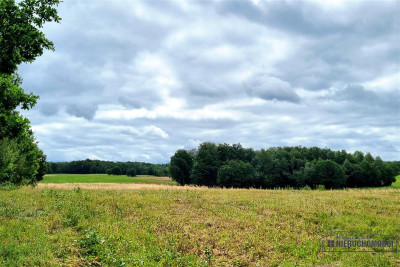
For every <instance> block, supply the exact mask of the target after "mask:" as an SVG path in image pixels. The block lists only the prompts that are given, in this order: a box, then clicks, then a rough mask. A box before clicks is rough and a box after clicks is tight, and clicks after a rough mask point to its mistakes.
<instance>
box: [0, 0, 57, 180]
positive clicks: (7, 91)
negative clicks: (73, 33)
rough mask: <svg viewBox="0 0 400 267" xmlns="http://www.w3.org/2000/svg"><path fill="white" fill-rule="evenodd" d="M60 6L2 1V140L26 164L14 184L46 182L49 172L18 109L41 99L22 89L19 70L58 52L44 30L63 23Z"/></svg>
mask: <svg viewBox="0 0 400 267" xmlns="http://www.w3.org/2000/svg"><path fill="white" fill-rule="evenodd" d="M58 4H59V0H23V1H20V2H19V3H18V4H17V3H15V1H14V0H1V1H0V140H3V142H8V143H9V144H8V147H13V149H17V150H19V151H18V153H19V154H21V155H24V156H23V157H24V158H25V159H24V161H25V162H26V164H20V165H18V168H24V170H19V172H20V173H21V174H23V175H24V177H23V179H19V178H18V179H12V178H8V179H9V181H13V182H14V183H23V182H24V181H25V182H26V181H28V182H29V183H32V184H33V183H35V182H36V181H38V180H40V179H42V177H43V175H44V172H45V169H46V166H45V161H46V157H45V155H44V154H43V152H42V151H41V150H40V149H39V148H38V146H37V142H36V141H35V138H34V136H33V132H32V130H31V129H30V125H29V124H30V122H29V120H28V119H26V118H24V117H23V116H21V114H20V113H19V112H18V111H17V108H18V107H20V108H22V109H24V110H28V109H30V108H32V107H33V106H34V105H35V104H36V101H37V99H38V96H35V95H33V94H31V93H29V94H28V93H26V92H25V91H24V90H23V89H22V88H21V83H22V79H21V77H19V76H18V74H17V69H18V65H19V64H21V63H27V62H33V61H34V60H35V59H36V58H37V57H38V56H40V55H42V54H43V50H44V49H50V50H54V45H53V43H52V42H51V41H49V40H48V39H47V38H46V37H45V35H44V34H43V32H41V31H40V29H41V28H42V27H43V24H44V23H46V22H50V21H55V22H59V21H60V20H61V18H60V17H58V15H57V10H56V8H55V6H57V5H58ZM13 142H16V143H18V146H17V147H15V146H14V144H13ZM5 146H6V145H4V147H5ZM16 153H17V152H16ZM0 168H5V167H4V166H3V167H0ZM3 171H5V169H0V172H3ZM3 178H4V177H3Z"/></svg>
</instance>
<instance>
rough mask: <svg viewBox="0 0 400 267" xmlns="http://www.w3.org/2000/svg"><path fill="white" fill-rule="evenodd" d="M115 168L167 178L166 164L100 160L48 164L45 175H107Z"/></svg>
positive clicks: (126, 172) (126, 173)
mask: <svg viewBox="0 0 400 267" xmlns="http://www.w3.org/2000/svg"><path fill="white" fill-rule="evenodd" d="M115 166H118V167H119V168H120V169H121V174H123V175H128V171H129V170H130V169H133V170H135V172H136V175H154V176H167V175H168V165H167V164H151V163H145V162H112V161H102V160H91V159H86V160H77V161H71V162H48V163H47V166H46V167H47V173H71V174H100V173H107V170H111V169H112V168H114V167H115Z"/></svg>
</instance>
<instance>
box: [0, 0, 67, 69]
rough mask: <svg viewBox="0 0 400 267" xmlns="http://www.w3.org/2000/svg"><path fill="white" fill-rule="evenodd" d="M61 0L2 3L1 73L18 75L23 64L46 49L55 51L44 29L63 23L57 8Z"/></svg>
mask: <svg viewBox="0 0 400 267" xmlns="http://www.w3.org/2000/svg"><path fill="white" fill-rule="evenodd" d="M59 2H60V1H59V0H24V1H20V2H19V3H18V4H16V3H15V0H1V1H0V72H1V73H9V74H10V73H14V72H15V71H16V70H17V68H18V65H19V64H21V63H23V62H33V61H34V60H35V59H36V58H37V57H38V56H41V55H42V54H43V50H44V49H50V50H54V45H53V43H52V42H51V41H49V40H48V39H47V38H46V37H45V35H44V34H43V32H41V31H40V28H42V27H43V24H44V23H45V22H50V21H55V22H59V21H60V20H61V18H60V17H59V16H58V15H57V10H56V9H55V8H54V6H57V5H58V4H59Z"/></svg>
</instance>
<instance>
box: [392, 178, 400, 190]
mask: <svg viewBox="0 0 400 267" xmlns="http://www.w3.org/2000/svg"><path fill="white" fill-rule="evenodd" d="M390 187H391V188H400V175H398V176H397V177H396V182H394V183H393V184H392V186H390Z"/></svg>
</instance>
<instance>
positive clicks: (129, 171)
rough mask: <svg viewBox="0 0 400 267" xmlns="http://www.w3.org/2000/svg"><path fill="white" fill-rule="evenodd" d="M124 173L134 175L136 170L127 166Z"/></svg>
mask: <svg viewBox="0 0 400 267" xmlns="http://www.w3.org/2000/svg"><path fill="white" fill-rule="evenodd" d="M126 175H128V176H129V177H135V176H136V170H135V168H129V169H128V170H127V171H126Z"/></svg>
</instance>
